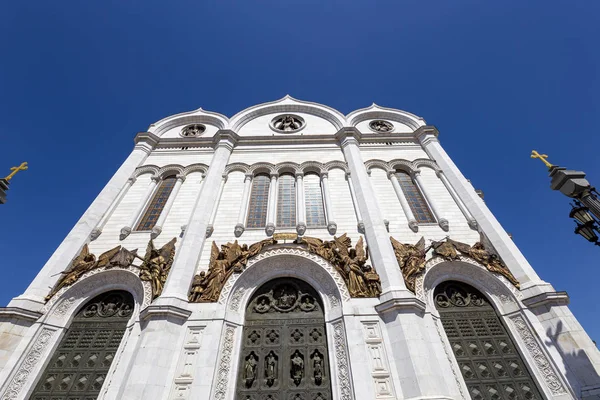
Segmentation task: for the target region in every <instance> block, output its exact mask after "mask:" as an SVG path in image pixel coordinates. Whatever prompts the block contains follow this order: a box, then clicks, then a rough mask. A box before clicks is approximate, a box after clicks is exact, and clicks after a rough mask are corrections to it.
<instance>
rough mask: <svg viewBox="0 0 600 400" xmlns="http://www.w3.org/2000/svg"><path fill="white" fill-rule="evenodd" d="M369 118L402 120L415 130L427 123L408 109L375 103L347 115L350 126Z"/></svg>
mask: <svg viewBox="0 0 600 400" xmlns="http://www.w3.org/2000/svg"><path fill="white" fill-rule="evenodd" d="M369 119H384V120H389V121H396V122H400V123H401V124H403V125H406V126H408V127H410V128H411V129H413V130H415V129H417V128H419V127H420V126H423V125H425V120H424V119H423V118H421V117H418V116H416V115H414V114H411V113H409V112H407V111H402V110H397V109H395V108H387V107H381V106H378V105H377V104H375V103H373V104H372V105H371V106H369V107H366V108H361V109H358V110H355V111H352V112H351V113H350V114H348V115H347V116H346V120H347V123H348V126H356V125H358V124H359V123H360V122H362V121H366V120H369Z"/></svg>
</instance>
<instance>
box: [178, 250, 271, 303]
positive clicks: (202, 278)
mask: <svg viewBox="0 0 600 400" xmlns="http://www.w3.org/2000/svg"><path fill="white" fill-rule="evenodd" d="M273 244H277V241H276V240H275V239H273V238H269V239H265V240H261V241H260V242H257V243H254V244H252V245H250V247H248V246H247V245H246V244H243V245H241V246H240V244H239V243H238V241H237V240H236V241H235V242H233V243H227V244H224V245H221V249H220V250H219V247H218V246H217V244H216V243H215V242H213V244H212V248H211V252H210V261H209V264H208V272H205V271H202V272H200V273H199V274H197V275H196V276H194V280H193V281H192V287H191V289H190V293H189V295H188V299H189V301H190V302H192V303H212V302H216V301H217V300H219V296H220V295H221V289H222V288H223V285H224V284H225V282H226V281H227V279H228V278H229V277H230V276H231V274H232V273H234V272H242V271H243V270H244V268H246V264H247V262H248V260H249V259H250V258H251V257H254V256H255V255H257V254H258V253H260V251H261V250H262V249H263V248H265V247H266V246H271V245H273Z"/></svg>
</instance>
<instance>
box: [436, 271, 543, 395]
mask: <svg viewBox="0 0 600 400" xmlns="http://www.w3.org/2000/svg"><path fill="white" fill-rule="evenodd" d="M434 299H435V306H436V308H437V310H438V311H439V313H440V319H441V321H442V325H443V326H444V330H445V331H446V335H447V336H448V340H449V341H450V347H451V348H452V351H453V352H454V356H455V357H456V361H457V363H458V366H459V368H460V372H461V373H462V376H463V378H464V380H465V383H466V385H467V389H468V390H469V394H470V395H471V399H473V400H487V399H507V400H508V399H515V400H516V399H540V400H541V399H542V396H541V395H540V393H539V391H538V389H537V387H536V385H535V383H534V381H533V379H532V378H531V374H530V373H529V371H528V369H527V366H526V364H525V363H524V362H523V359H522V358H521V355H520V354H519V352H518V350H517V348H516V346H515V345H514V343H513V341H512V340H511V338H510V336H509V334H508V332H507V331H506V328H505V327H504V325H503V324H502V322H501V321H500V319H499V318H498V315H497V314H496V311H495V310H494V307H492V305H491V304H490V303H489V302H488V300H487V298H486V297H485V296H484V295H483V294H481V293H480V292H479V291H478V290H476V289H475V288H473V287H471V286H469V285H466V284H464V283H462V282H454V281H448V282H444V283H441V284H440V285H438V286H437V287H436V289H435V292H434Z"/></svg>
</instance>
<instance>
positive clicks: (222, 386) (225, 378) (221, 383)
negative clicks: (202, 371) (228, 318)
mask: <svg viewBox="0 0 600 400" xmlns="http://www.w3.org/2000/svg"><path fill="white" fill-rule="evenodd" d="M235 330H236V328H235V327H234V326H233V325H226V326H225V332H224V333H223V340H222V347H221V358H220V359H219V366H218V370H217V381H216V384H215V391H214V393H213V396H212V398H214V399H215V400H223V399H225V397H226V395H227V388H228V386H229V375H230V370H231V365H232V353H233V340H234V337H235Z"/></svg>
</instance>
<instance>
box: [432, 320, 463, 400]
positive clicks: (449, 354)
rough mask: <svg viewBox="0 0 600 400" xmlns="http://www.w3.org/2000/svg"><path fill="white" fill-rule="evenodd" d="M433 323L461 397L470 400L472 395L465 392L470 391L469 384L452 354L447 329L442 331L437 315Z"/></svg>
mask: <svg viewBox="0 0 600 400" xmlns="http://www.w3.org/2000/svg"><path fill="white" fill-rule="evenodd" d="M433 323H434V324H435V330H436V331H437V334H438V337H439V338H440V342H442V347H443V348H444V354H445V355H446V358H447V359H448V361H449V362H450V369H451V370H452V376H453V377H454V382H455V383H456V387H457V388H458V391H459V392H460V397H461V399H465V400H470V399H471V396H468V397H467V396H466V395H465V393H467V392H468V389H467V385H466V384H465V381H464V380H463V378H462V375H461V372H460V367H459V365H458V362H457V361H456V358H455V357H454V354H452V349H451V348H450V342H449V340H448V337H447V336H446V333H445V331H444V332H442V331H443V329H444V327H443V326H441V322H440V320H439V318H437V317H435V316H434V317H433Z"/></svg>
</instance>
